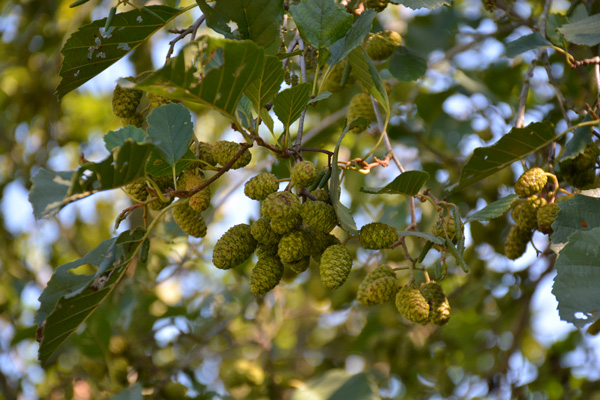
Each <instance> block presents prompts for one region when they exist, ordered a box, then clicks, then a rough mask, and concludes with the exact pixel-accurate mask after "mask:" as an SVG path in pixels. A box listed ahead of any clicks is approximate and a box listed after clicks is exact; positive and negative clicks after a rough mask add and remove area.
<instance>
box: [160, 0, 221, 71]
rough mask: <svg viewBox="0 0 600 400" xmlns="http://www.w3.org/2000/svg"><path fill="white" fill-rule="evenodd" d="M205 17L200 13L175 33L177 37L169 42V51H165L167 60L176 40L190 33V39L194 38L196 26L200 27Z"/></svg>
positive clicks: (196, 30)
mask: <svg viewBox="0 0 600 400" xmlns="http://www.w3.org/2000/svg"><path fill="white" fill-rule="evenodd" d="M215 4H216V3H215ZM205 19H206V16H205V15H204V14H203V15H201V16H200V17H199V18H198V19H197V20H196V22H194V23H193V24H192V25H190V27H189V28H187V29H184V30H183V31H181V32H179V35H177V37H176V38H175V39H173V40H171V41H170V42H169V51H168V52H167V60H168V59H169V58H171V55H172V54H173V51H174V50H175V44H176V43H177V42H179V41H180V40H181V39H183V38H184V37H186V36H187V35H191V40H194V39H195V38H196V33H197V32H198V28H200V25H202V23H203V22H204V20H205Z"/></svg>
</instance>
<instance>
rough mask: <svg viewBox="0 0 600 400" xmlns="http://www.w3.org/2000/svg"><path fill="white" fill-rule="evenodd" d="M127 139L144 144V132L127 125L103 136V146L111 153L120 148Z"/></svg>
mask: <svg viewBox="0 0 600 400" xmlns="http://www.w3.org/2000/svg"><path fill="white" fill-rule="evenodd" d="M127 139H130V140H133V141H134V142H139V143H141V142H145V141H146V132H144V130H143V129H140V128H136V127H135V126H132V125H127V126H125V127H123V128H121V129H119V130H117V131H109V132H108V133H107V134H106V135H104V145H105V146H106V149H107V150H108V151H113V150H114V149H115V148H117V147H119V146H122V145H123V144H124V143H125V141H126V140H127Z"/></svg>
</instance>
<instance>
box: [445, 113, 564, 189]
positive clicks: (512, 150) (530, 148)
mask: <svg viewBox="0 0 600 400" xmlns="http://www.w3.org/2000/svg"><path fill="white" fill-rule="evenodd" d="M554 140H556V135H555V134H554V129H553V126H552V123H550V122H548V121H544V122H534V123H532V124H529V125H528V126H526V127H524V128H513V129H511V131H510V132H508V133H507V134H506V135H504V136H502V137H501V138H500V140H498V142H496V144H494V145H493V146H489V147H478V148H476V149H475V150H474V151H473V154H472V155H471V158H470V159H469V161H468V162H467V164H466V165H465V166H464V167H463V170H462V172H461V174H460V181H459V183H458V185H457V186H455V187H454V188H452V192H453V193H454V192H456V191H458V190H460V189H463V188H465V187H467V186H471V185H472V184H474V183H475V182H479V181H480V180H482V179H483V178H486V177H488V176H490V175H492V174H495V173H496V172H498V171H500V170H501V169H503V168H505V167H508V166H509V165H510V164H512V163H513V162H515V161H519V160H522V159H523V158H525V157H527V156H528V155H529V154H531V153H535V152H536V151H538V150H540V149H542V148H543V147H545V146H547V145H548V144H550V143H552V142H553V141H554Z"/></svg>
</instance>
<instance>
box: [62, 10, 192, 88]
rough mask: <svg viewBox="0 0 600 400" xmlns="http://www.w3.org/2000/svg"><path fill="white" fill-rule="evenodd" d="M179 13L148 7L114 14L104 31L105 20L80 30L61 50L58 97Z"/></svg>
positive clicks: (103, 68) (120, 56)
mask: <svg viewBox="0 0 600 400" xmlns="http://www.w3.org/2000/svg"><path fill="white" fill-rule="evenodd" d="M181 12H182V10H178V9H175V8H171V7H166V6H148V7H142V8H141V9H140V10H132V11H127V12H124V13H119V14H117V15H115V17H114V19H113V21H112V24H111V27H110V28H109V29H108V31H106V32H104V25H105V23H106V18H104V19H101V20H97V21H94V22H92V23H91V24H88V25H85V26H83V27H81V28H79V30H78V31H77V32H75V33H73V34H72V35H71V37H70V38H69V40H67V42H66V43H65V45H64V47H63V48H62V51H61V53H62V55H63V56H64V61H63V63H62V67H61V69H60V76H61V77H62V80H61V82H60V84H59V85H58V88H57V89H56V91H57V94H58V97H59V98H62V97H63V96H64V95H65V94H67V93H69V92H70V91H71V90H73V89H76V88H78V87H79V86H81V85H83V84H84V83H85V82H87V81H89V80H90V79H92V78H93V77H95V76H96V75H98V74H99V73H100V72H102V71H104V70H105V69H106V68H108V67H110V66H111V65H112V64H114V63H115V62H117V61H119V60H120V59H121V58H123V57H125V56H126V55H127V54H128V53H129V52H131V51H132V50H133V49H135V48H136V47H138V46H139V45H141V44H142V43H143V42H144V41H145V40H146V39H148V38H149V37H150V36H151V35H152V34H153V33H154V32H156V31H157V30H159V29H160V28H162V27H163V26H165V25H166V24H167V23H168V22H169V21H171V20H172V19H173V18H175V17H176V16H178V15H179V14H181Z"/></svg>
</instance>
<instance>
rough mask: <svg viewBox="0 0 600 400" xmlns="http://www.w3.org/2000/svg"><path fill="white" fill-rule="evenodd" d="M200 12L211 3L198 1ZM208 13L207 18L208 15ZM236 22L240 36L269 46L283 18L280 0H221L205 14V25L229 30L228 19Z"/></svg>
mask: <svg viewBox="0 0 600 400" xmlns="http://www.w3.org/2000/svg"><path fill="white" fill-rule="evenodd" d="M197 3H198V4H199V5H200V8H201V9H202V12H205V11H207V8H210V6H208V5H206V2H205V1H198V2H197ZM209 15H210V18H209V17H208V16H209ZM230 21H232V22H235V23H236V25H237V30H238V32H237V33H238V35H239V37H240V38H241V39H250V40H252V41H254V42H256V43H258V44H259V45H261V46H263V47H268V46H269V45H270V44H271V43H273V41H274V40H275V39H276V38H278V37H279V25H281V23H282V21H283V0H220V1H217V2H216V5H215V8H214V10H213V11H212V12H209V13H208V14H207V20H206V23H207V25H208V26H209V27H210V28H212V29H214V30H215V31H217V32H219V33H222V34H225V33H229V34H231V33H232V32H231V29H230V28H229V26H228V23H229V22H230Z"/></svg>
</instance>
